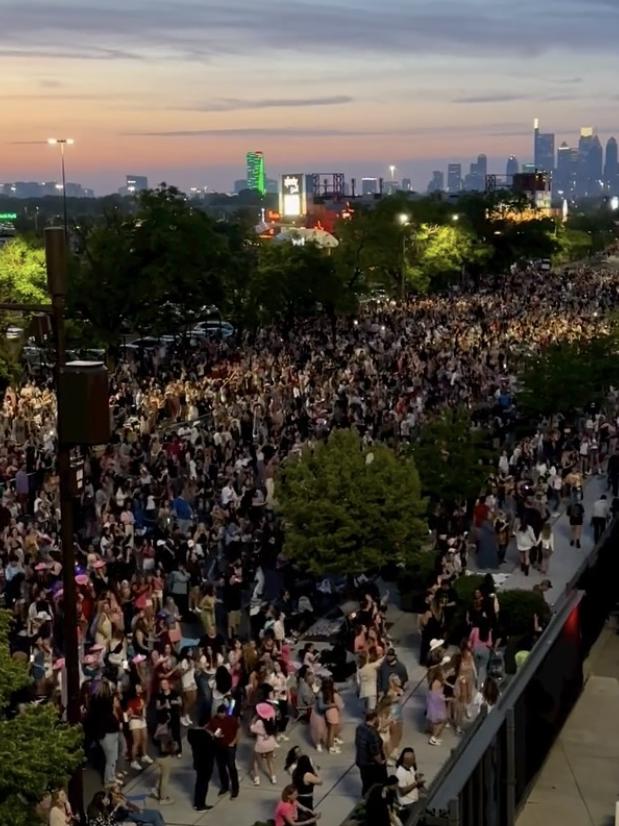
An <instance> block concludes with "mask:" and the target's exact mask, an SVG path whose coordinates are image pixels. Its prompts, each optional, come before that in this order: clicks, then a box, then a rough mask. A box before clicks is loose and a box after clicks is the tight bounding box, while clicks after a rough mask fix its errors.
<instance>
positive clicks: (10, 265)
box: [0, 236, 49, 304]
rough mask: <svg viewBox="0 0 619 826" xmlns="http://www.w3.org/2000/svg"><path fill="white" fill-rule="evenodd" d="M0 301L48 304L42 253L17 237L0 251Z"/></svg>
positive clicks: (34, 245)
mask: <svg viewBox="0 0 619 826" xmlns="http://www.w3.org/2000/svg"><path fill="white" fill-rule="evenodd" d="M0 300H1V301H15V302H21V303H31V304H43V303H46V302H47V301H48V300H49V296H48V293H47V276H46V274H45V250H44V249H43V247H42V246H41V244H40V243H38V242H37V241H33V240H30V239H29V238H27V237H24V236H18V237H17V238H15V239H14V240H13V241H9V242H8V243H6V244H4V246H2V247H0Z"/></svg>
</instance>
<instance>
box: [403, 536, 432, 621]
mask: <svg viewBox="0 0 619 826" xmlns="http://www.w3.org/2000/svg"><path fill="white" fill-rule="evenodd" d="M436 563H437V559H436V553H434V551H415V552H413V553H411V554H408V555H407V563H406V568H405V569H404V570H402V571H401V572H400V575H399V577H398V589H399V591H400V608H401V609H402V611H414V612H415V613H420V612H422V611H423V610H424V609H425V603H424V598H425V594H426V591H427V590H428V588H429V587H430V585H432V584H433V582H434V581H435V579H436Z"/></svg>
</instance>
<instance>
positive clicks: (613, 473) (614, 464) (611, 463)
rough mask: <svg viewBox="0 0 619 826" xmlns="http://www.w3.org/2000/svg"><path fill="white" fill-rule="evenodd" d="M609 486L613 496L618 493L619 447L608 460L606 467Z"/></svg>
mask: <svg viewBox="0 0 619 826" xmlns="http://www.w3.org/2000/svg"><path fill="white" fill-rule="evenodd" d="M606 472H607V474H608V484H609V487H612V489H613V496H617V495H619V448H617V450H616V451H615V453H613V455H612V456H611V457H610V459H609V460H608V466H607V468H606Z"/></svg>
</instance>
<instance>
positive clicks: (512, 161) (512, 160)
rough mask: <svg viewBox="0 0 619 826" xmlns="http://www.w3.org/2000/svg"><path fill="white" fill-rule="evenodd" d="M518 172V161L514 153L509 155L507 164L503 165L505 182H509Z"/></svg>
mask: <svg viewBox="0 0 619 826" xmlns="http://www.w3.org/2000/svg"><path fill="white" fill-rule="evenodd" d="M519 172H520V164H519V163H518V158H517V157H516V156H515V155H510V156H509V158H508V159H507V164H506V166H505V175H506V177H507V178H508V181H507V183H508V184H511V182H512V178H513V177H514V175H517V174H518V173H519Z"/></svg>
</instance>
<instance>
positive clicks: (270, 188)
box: [267, 178, 279, 193]
mask: <svg viewBox="0 0 619 826" xmlns="http://www.w3.org/2000/svg"><path fill="white" fill-rule="evenodd" d="M267 192H271V193H277V192H279V181H278V180H276V179H275V178H267Z"/></svg>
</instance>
